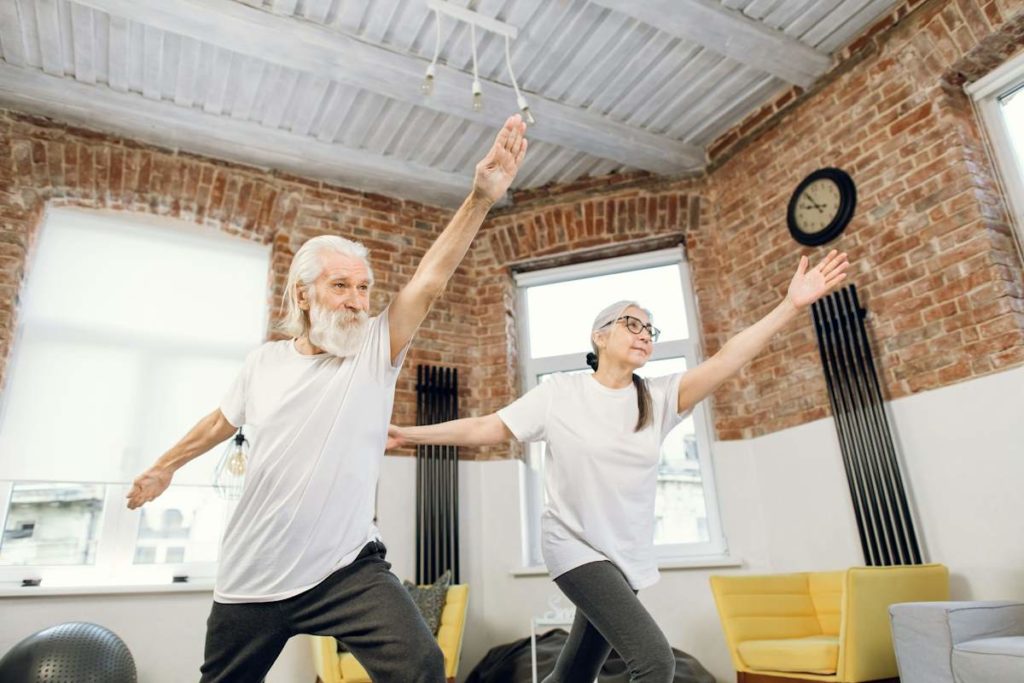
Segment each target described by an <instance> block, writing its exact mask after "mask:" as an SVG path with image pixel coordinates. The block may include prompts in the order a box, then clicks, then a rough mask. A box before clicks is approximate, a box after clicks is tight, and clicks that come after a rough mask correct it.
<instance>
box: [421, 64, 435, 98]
mask: <svg viewBox="0 0 1024 683" xmlns="http://www.w3.org/2000/svg"><path fill="white" fill-rule="evenodd" d="M434 76H435V69H434V63H433V62H431V63H430V64H428V65H427V73H426V75H425V76H424V77H423V85H421V86H420V90H421V91H422V92H423V94H424V96H426V97H430V96H431V95H433V94H434Z"/></svg>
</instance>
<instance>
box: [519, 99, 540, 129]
mask: <svg viewBox="0 0 1024 683" xmlns="http://www.w3.org/2000/svg"><path fill="white" fill-rule="evenodd" d="M516 104H518V105H519V110H520V111H521V112H523V118H524V119H525V120H526V122H527V123H528V124H530V125H531V126H532V125H533V124H535V123H537V120H536V119H535V118H533V114H532V113H530V105H529V104H528V103H527V102H526V98H525V97H523V96H522V95H517V96H516Z"/></svg>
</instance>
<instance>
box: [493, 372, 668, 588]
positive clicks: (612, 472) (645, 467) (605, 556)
mask: <svg viewBox="0 0 1024 683" xmlns="http://www.w3.org/2000/svg"><path fill="white" fill-rule="evenodd" d="M681 377H682V374H681V373H679V374H675V375H665V376H663V377H655V378H652V379H649V380H648V382H647V386H648V387H649V388H650V392H651V401H652V406H653V408H654V410H653V413H654V414H653V416H652V418H653V420H652V424H651V426H648V427H646V428H644V429H642V430H641V431H639V432H635V431H633V429H634V427H635V426H636V421H637V416H638V414H639V410H638V408H637V403H636V388H635V387H634V386H633V385H632V384H630V385H629V386H627V387H624V388H622V389H610V388H608V387H606V386H604V385H603V384H601V383H599V382H598V381H597V380H596V379H594V376H593V375H592V374H590V373H586V374H573V375H568V374H555V375H552V377H551V379H550V380H548V381H546V382H543V383H542V384H539V385H538V386H536V387H534V388H533V389H532V390H530V391H529V392H527V393H526V395H524V396H523V397H521V398H519V399H518V400H517V401H515V402H513V403H512V404H510V405H508V406H506V407H505V408H502V409H501V410H499V411H498V417H499V418H501V421H502V422H504V423H505V425H506V426H507V427H508V428H509V430H510V431H511V432H512V433H513V434H514V435H515V437H516V439H518V440H519V441H544V442H546V443H547V456H546V457H547V459H546V461H545V477H544V488H545V492H546V493H547V505H546V506H545V508H544V513H543V515H542V516H541V552H542V554H543V556H544V562H545V564H547V567H548V571H549V572H550V573H551V577H552V578H557V577H559V576H560V575H562V574H564V573H565V572H567V571H569V570H571V569H575V568H576V567H579V566H581V565H584V564H587V563H589V562H597V561H600V560H608V561H610V562H612V563H613V564H614V565H616V566H617V567H618V568H619V569H620V570H621V571H622V573H623V574H625V576H626V579H627V580H628V581H629V583H630V585H631V586H632V587H633V588H634V589H635V590H640V589H641V588H646V587H647V586H650V585H652V584H654V583H656V582H657V580H658V565H657V561H656V557H655V554H654V497H655V492H656V488H657V480H658V460H659V455H660V450H661V443H662V441H663V440H664V439H665V436H666V435H667V434H668V433H669V432H670V431H671V430H672V428H673V427H675V426H676V425H677V424H679V423H680V422H682V420H683V419H684V418H685V417H686V414H683V415H680V414H678V413H677V412H676V411H677V407H678V402H679V397H678V395H679V380H680V378H681Z"/></svg>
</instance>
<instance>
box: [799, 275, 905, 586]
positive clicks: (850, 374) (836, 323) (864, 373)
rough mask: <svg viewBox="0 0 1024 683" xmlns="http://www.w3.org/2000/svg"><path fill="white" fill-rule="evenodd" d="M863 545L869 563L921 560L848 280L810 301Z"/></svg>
mask: <svg viewBox="0 0 1024 683" xmlns="http://www.w3.org/2000/svg"><path fill="white" fill-rule="evenodd" d="M811 313H812V315H813V317H814V328H815V331H816V332H817V335H818V351H819V352H820V353H821V364H822V366H823V368H824V370H825V383H826V385H827V387H828V396H829V403H830V405H831V407H832V415H833V416H834V417H835V423H836V431H837V432H838V435H839V446H840V449H841V450H842V455H843V465H844V466H845V468H846V479H847V481H848V482H849V485H850V498H851V499H852V502H853V509H854V514H855V515H856V519H857V529H858V531H859V533H860V542H861V549H862V550H863V551H864V560H865V562H866V563H867V564H868V566H888V565H903V564H920V563H921V550H920V547H919V545H918V540H917V534H916V532H915V531H914V523H913V519H912V517H911V511H910V505H909V504H908V501H907V494H906V490H905V489H904V486H903V477H902V475H901V474H900V467H899V463H898V461H897V457H896V448H895V446H894V443H893V438H892V433H891V431H890V428H889V420H888V417H887V416H886V413H885V406H884V404H883V401H882V390H881V386H880V384H879V381H878V373H877V371H876V370H875V362H874V359H873V357H872V355H871V347H870V345H869V343H868V335H867V330H866V328H865V327H864V318H865V316H866V315H867V309H865V308H862V307H861V305H860V301H859V300H858V298H857V288H856V287H855V286H854V285H849V286H847V287H844V288H842V289H840V290H837V291H836V292H833V293H832V294H830V295H829V296H827V297H824V298H822V299H820V300H819V301H816V302H815V303H814V304H813V305H812V307H811Z"/></svg>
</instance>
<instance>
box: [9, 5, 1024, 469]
mask: <svg viewBox="0 0 1024 683" xmlns="http://www.w3.org/2000/svg"><path fill="white" fill-rule="evenodd" d="M1011 12H1015V13H1016V14H1011ZM1022 25H1024V14H1022V11H1021V10H1020V3H1019V0H1014V1H1012V2H1011V1H1010V0H924V1H923V2H922V1H921V0H908V2H906V3H904V5H901V6H900V7H899V8H897V9H896V10H895V11H894V12H893V14H892V15H891V16H890V17H886V18H884V19H882V20H881V21H880V22H879V23H878V24H877V25H876V26H875V27H874V28H872V29H870V30H869V31H867V32H866V33H865V36H864V37H863V38H862V39H859V40H858V41H856V42H855V43H854V44H853V45H852V46H851V47H849V48H848V49H847V50H846V52H845V53H844V59H845V60H846V61H845V62H843V63H841V64H840V65H839V66H837V67H836V69H835V70H834V71H833V72H832V73H831V74H829V75H828V76H826V77H825V78H824V79H823V80H822V82H821V83H819V84H818V85H816V86H815V87H814V88H813V89H812V90H810V91H808V92H800V91H796V90H794V91H791V92H788V93H784V94H783V95H782V96H780V98H779V99H778V100H776V101H775V102H773V103H772V104H771V105H769V107H768V108H767V109H765V110H763V111H761V112H756V113H755V114H753V115H752V116H751V117H750V118H749V119H748V120H746V121H744V122H742V123H741V124H739V126H737V128H736V130H735V131H732V132H730V133H727V134H726V135H724V136H723V137H722V138H721V139H720V140H719V141H717V142H716V144H715V145H714V146H713V150H712V153H713V164H712V167H711V169H710V171H709V173H708V174H706V175H703V176H701V177H698V178H691V179H686V180H670V179H658V178H653V177H651V176H649V175H647V174H642V173H638V174H631V175H629V176H619V177H606V178H599V179H588V180H586V181H582V182H580V183H576V184H573V185H571V186H563V187H556V188H543V189H541V190H537V191H532V192H529V193H522V194H520V195H518V196H517V197H516V202H515V204H514V206H513V207H511V208H509V209H505V210H503V211H501V212H497V213H496V215H495V216H494V217H493V218H492V219H491V220H490V221H489V222H488V223H487V224H486V225H485V227H484V230H483V231H482V233H481V235H480V237H479V238H478V240H477V241H476V242H475V243H474V246H473V248H472V250H471V252H470V254H469V256H468V257H467V260H466V262H465V263H464V265H463V267H462V268H460V270H459V272H458V273H457V274H456V277H455V278H454V279H453V281H452V283H451V286H450V287H449V290H448V292H447V293H446V294H445V296H444V298H443V299H442V300H441V301H439V302H438V304H437V306H436V308H435V310H434V311H433V312H432V313H431V315H430V317H429V318H428V320H427V322H426V323H425V325H424V327H423V329H422V330H421V331H420V333H419V335H418V337H417V340H416V342H415V343H414V346H413V351H412V354H411V355H410V359H409V362H408V364H407V368H406V371H405V372H404V374H403V376H402V378H401V380H400V382H399V387H398V396H397V400H396V421H398V422H401V423H411V422H412V421H413V417H414V406H415V401H414V386H413V377H414V366H415V365H416V364H417V363H419V362H431V363H444V364H446V365H453V366H455V367H458V368H459V369H460V370H461V371H462V376H463V378H464V379H465V382H464V384H463V398H464V401H463V406H462V410H463V414H482V413H486V412H490V411H492V410H494V409H496V408H498V407H500V406H501V405H504V404H505V403H507V402H509V401H511V400H512V399H514V398H515V396H516V395H517V392H518V367H517V353H516V340H517V333H516V318H515V296H514V287H513V284H512V278H511V274H510V268H511V267H513V266H521V265H523V264H524V263H538V262H541V261H544V262H547V261H549V260H550V259H551V258H553V257H557V258H558V259H560V260H562V261H565V260H583V259H592V258H596V257H599V256H606V255H613V254H616V253H621V252H622V251H623V250H625V251H633V250H638V249H647V248H651V247H652V246H663V245H664V244H665V243H666V241H668V242H671V241H673V240H682V239H685V242H686V246H687V254H688V258H689V260H690V264H691V272H692V274H693V277H694V286H695V289H696V291H697V294H698V298H699V302H700V311H699V314H700V317H701V322H702V333H703V336H704V345H705V350H706V351H708V352H712V353H713V352H714V351H716V350H717V349H718V348H720V347H721V345H722V344H723V343H724V342H725V340H726V339H728V338H729V337H730V336H732V335H733V334H735V333H736V332H738V331H739V330H740V329H742V328H743V327H745V326H746V325H748V324H750V323H752V322H754V321H755V320H756V319H757V318H758V317H759V316H761V315H763V314H764V313H765V312H767V310H769V308H770V307H771V306H772V305H774V304H775V303H776V302H777V301H778V300H779V298H780V297H781V296H782V294H783V292H784V290H785V285H786V282H787V280H788V278H789V276H790V275H791V273H792V270H793V268H794V266H795V263H796V259H797V257H798V255H799V254H800V253H802V250H801V249H800V248H799V247H798V245H796V244H795V243H794V242H792V241H791V240H790V238H789V236H788V233H787V231H786V228H785V208H786V203H787V201H788V198H789V194H790V192H791V191H792V189H793V188H794V187H795V186H796V184H797V183H798V182H799V180H800V179H801V178H803V177H804V175H806V174H807V173H809V172H810V171H811V170H813V169H815V168H817V167H820V166H826V165H838V166H841V167H844V168H846V169H848V170H849V171H850V172H851V173H852V174H853V176H854V178H855V180H856V181H857V183H858V189H859V202H858V211H857V216H856V218H855V219H854V222H853V224H852V225H851V226H850V228H849V229H848V230H847V232H846V234H844V236H843V237H842V238H841V239H840V240H838V241H837V242H836V243H835V245H834V246H837V247H839V248H842V249H846V250H847V251H849V252H850V254H851V256H852V258H853V259H854V260H855V261H856V263H857V266H856V269H855V272H854V274H853V277H852V280H853V282H854V283H856V284H857V285H858V287H859V288H860V289H861V291H862V293H863V298H864V300H865V302H866V304H867V306H868V308H869V309H870V311H871V319H870V327H871V330H872V332H873V335H874V339H875V350H876V357H877V359H878V363H879V366H880V368H881V370H882V373H883V385H884V387H885V391H886V393H887V395H888V396H889V397H899V396H905V395H907V394H910V393H914V392H918V391H923V390H926V389H932V388H936V387H941V386H944V385H947V384H950V383H952V382H956V381H960V380H964V379H968V378H971V377H977V376H980V375H984V374H986V373H990V372H995V371H998V370H1001V369H1003V368H1007V367H1010V366H1013V365H1018V364H1021V363H1024V283H1022V274H1021V264H1020V259H1019V256H1018V255H1017V253H1016V251H1015V248H1014V244H1013V241H1012V239H1011V237H1010V231H1009V228H1008V225H1007V214H1006V210H1005V207H1004V205H1003V200H1002V198H1001V196H1000V195H999V192H998V190H997V186H996V184H995V182H994V180H993V174H992V170H991V167H990V165H989V162H988V159H987V157H986V156H985V153H984V149H983V145H982V143H981V135H980V131H979V129H978V125H977V122H976V120H975V118H974V116H973V113H972V111H971V107H970V103H969V102H968V100H967V98H966V97H965V96H964V94H963V92H962V89H961V87H960V86H961V84H962V83H963V82H964V81H965V80H970V79H974V78H977V77H978V76H980V75H982V74H983V73H986V72H987V71H988V70H990V69H991V68H992V67H993V66H994V65H996V64H998V63H999V62H1000V61H1002V60H1004V59H1005V58H1006V56H1008V55H1010V54H1013V53H1014V52H1015V51H1017V50H1019V49H1020V46H1021V44H1022V36H1024V28H1022ZM481 151H482V150H481ZM48 204H49V205H62V204H63V205H68V204H70V205H79V206H86V207H94V208H110V209H115V210H125V211H141V212H145V213H155V214H162V215H169V216H175V217H179V218H182V219H184V220H188V221H191V222H194V223H198V224H201V225H205V226H208V227H209V228H210V229H211V230H221V231H224V232H229V233H233V234H238V235H240V236H242V237H245V238H247V239H253V240H258V241H261V242H263V243H268V244H272V245H273V266H272V273H271V274H270V281H271V286H270V302H271V305H272V310H273V311H275V312H276V311H277V310H279V303H280V297H281V289H282V286H283V277H284V273H285V270H286V268H287V265H288V263H289V261H290V259H291V256H292V254H293V253H294V250H295V249H297V248H298V246H299V245H300V244H301V243H302V241H304V240H305V239H306V238H308V237H310V236H313V235H316V234H322V233H337V234H342V235H345V236H347V237H352V238H355V239H359V240H361V241H363V242H364V243H366V244H367V246H369V247H370V248H371V251H372V254H373V262H374V268H375V270H376V271H377V275H378V282H379V286H378V287H377V290H376V292H375V294H374V308H375V310H379V309H380V307H381V306H382V305H383V304H384V302H385V301H386V300H387V299H388V298H389V297H390V295H391V294H393V293H394V292H395V291H397V288H398V287H399V286H400V285H401V284H403V283H404V282H406V281H407V280H408V278H409V276H411V274H412V271H413V269H414V268H415V264H416V263H417V262H418V260H419V258H420V257H421V256H422V255H423V253H424V252H425V251H426V249H427V248H428V247H429V245H430V243H431V242H432V241H433V239H434V238H435V237H436V235H437V234H438V233H439V231H440V230H441V229H442V228H443V225H444V223H445V222H446V220H447V219H448V217H449V215H450V212H447V211H444V210H441V209H437V208H433V207H428V206H423V205H420V204H416V203H411V202H401V201H396V200H391V199H387V198H382V197H377V196H372V195H366V194H362V193H357V192H352V191H348V190H345V189H341V188H337V187H331V186H328V185H325V184H323V183H318V182H314V181H309V180H305V179H301V178H295V177H291V176H288V175H284V174H280V173H272V172H266V171H262V170H258V169H252V168H247V167H243V166H239V165H235V164H228V163H223V162H218V161H215V160H210V159H206V158H201V157H196V156H190V155H187V154H181V153H176V152H171V151H167V150H162V149H158V148H155V147H151V146H146V145H140V144H137V143H134V142H131V141H127V140H124V139H121V138H117V137H113V136H107V135H101V134H97V133H92V132H88V131H84V130H80V129H76V128H70V127H67V126H63V125H60V124H56V123H53V122H49V121H45V120H41V119H35V118H31V117H27V116H23V115H19V114H14V113H11V112H3V111H0V359H6V358H7V357H8V353H9V351H10V348H9V347H10V343H11V339H12V338H13V330H14V325H15V322H16V321H15V318H16V314H17V293H18V291H19V287H20V286H21V284H22V282H23V280H24V276H25V269H26V267H27V264H28V263H30V261H31V258H30V253H31V248H32V244H33V239H34V236H35V234H36V231H37V229H38V226H39V222H40V218H41V215H42V212H43V210H44V207H45V206H47V205H48ZM830 246H832V245H830ZM821 251H823V250H803V253H809V254H811V255H812V256H818V255H820V252H821ZM2 370H3V366H2V365H0V379H2ZM714 407H715V411H714V413H715V419H716V424H715V426H716V430H717V433H718V436H719V438H723V439H735V438H748V437H751V436H755V435H759V434H764V433H767V432H771V431H774V430H778V429H782V428H785V427H789V426H793V425H797V424H801V423H803V422H807V421H809V420H813V419H816V418H819V417H823V416H824V415H826V414H827V410H828V408H827V400H826V398H825V394H824V384H823V380H822V377H821V370H820V363H819V361H818V358H817V350H816V345H815V341H814V335H813V331H812V329H811V326H810V324H809V322H808V321H807V320H806V319H805V320H802V321H800V322H798V323H794V324H793V326H792V327H790V328H789V329H787V330H786V331H785V333H784V334H782V335H780V336H779V337H778V338H777V339H776V340H775V341H774V342H773V344H772V345H771V347H770V348H769V349H768V350H767V351H766V352H765V353H764V354H763V355H762V356H761V357H759V358H758V359H757V360H756V361H755V362H754V363H753V364H752V365H751V366H750V367H749V368H748V369H747V370H745V371H744V372H743V373H742V374H741V375H740V376H739V377H738V378H737V379H736V380H734V381H732V382H730V383H729V384H727V385H726V386H724V387H723V388H722V389H721V390H720V391H719V392H718V393H717V394H716V396H715V398H714ZM507 454H508V449H505V448H498V449H489V450H487V451H483V452H480V453H478V454H474V453H471V452H467V455H470V456H472V455H479V456H480V457H503V456H505V455H507Z"/></svg>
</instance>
